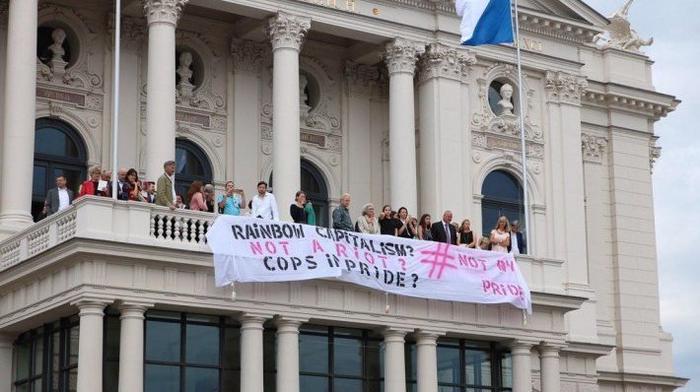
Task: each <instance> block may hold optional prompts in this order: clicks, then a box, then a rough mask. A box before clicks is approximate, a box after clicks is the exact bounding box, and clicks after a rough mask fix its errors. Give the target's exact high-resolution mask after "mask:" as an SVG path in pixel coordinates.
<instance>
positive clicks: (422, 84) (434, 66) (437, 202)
mask: <svg viewBox="0 0 700 392" xmlns="http://www.w3.org/2000/svg"><path fill="white" fill-rule="evenodd" d="M475 62H476V60H475V59H474V57H473V56H470V57H466V56H464V55H463V54H461V53H460V52H458V51H457V50H456V49H453V48H449V47H447V46H445V45H442V44H438V43H431V44H429V45H427V46H426V50H425V53H424V54H423V55H422V56H421V59H420V61H419V69H420V72H419V74H418V86H419V87H418V94H419V99H418V101H419V103H420V106H419V111H420V115H419V126H418V128H419V136H420V143H419V144H420V147H419V149H418V150H419V156H418V162H419V168H418V173H419V174H420V180H421V181H420V208H421V212H426V213H430V214H432V216H433V217H437V218H435V219H439V217H440V216H442V211H443V210H445V209H447V208H450V209H451V210H452V212H453V213H454V215H455V216H470V215H466V212H467V210H471V208H467V206H468V204H470V200H469V199H468V198H466V199H465V197H464V194H465V190H469V192H471V189H472V188H471V158H470V155H471V139H467V138H465V135H464V125H463V123H462V113H463V112H464V111H467V112H468V111H469V100H468V98H469V97H468V95H467V96H463V95H462V82H463V81H466V79H467V71H468V68H469V65H471V64H474V63H475ZM463 98H467V99H466V100H465V99H463ZM463 156H466V158H465V159H457V160H455V157H463Z"/></svg>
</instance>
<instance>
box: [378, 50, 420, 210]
mask: <svg viewBox="0 0 700 392" xmlns="http://www.w3.org/2000/svg"><path fill="white" fill-rule="evenodd" d="M417 47H418V44H417V43H415V42H411V41H407V40H405V39H402V38H396V39H394V40H393V41H391V42H389V43H388V44H387V45H386V53H385V62H386V65H387V68H388V70H389V160H390V162H389V166H390V169H389V171H390V175H389V177H390V181H389V182H390V185H391V190H390V193H391V206H392V207H393V208H394V209H398V208H399V207H402V206H403V207H406V208H408V212H409V213H411V214H416V213H417V212H418V198H417V196H416V195H417V193H418V186H417V178H416V134H415V132H416V124H415V121H416V120H415V110H414V105H415V102H414V97H413V95H414V93H413V74H414V72H415V69H416V61H417V59H418V50H417Z"/></svg>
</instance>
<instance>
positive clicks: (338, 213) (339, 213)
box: [333, 193, 355, 231]
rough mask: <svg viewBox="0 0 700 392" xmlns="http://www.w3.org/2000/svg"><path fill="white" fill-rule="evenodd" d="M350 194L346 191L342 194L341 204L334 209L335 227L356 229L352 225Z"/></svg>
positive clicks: (349, 229) (348, 229) (347, 229)
mask: <svg viewBox="0 0 700 392" xmlns="http://www.w3.org/2000/svg"><path fill="white" fill-rule="evenodd" d="M349 207H350V194H349V193H344V194H343V196H340V205H339V206H338V207H336V209H335V210H333V228H334V229H340V230H346V231H354V230H355V228H354V226H353V225H352V219H351V218H350V210H349V209H348V208H349Z"/></svg>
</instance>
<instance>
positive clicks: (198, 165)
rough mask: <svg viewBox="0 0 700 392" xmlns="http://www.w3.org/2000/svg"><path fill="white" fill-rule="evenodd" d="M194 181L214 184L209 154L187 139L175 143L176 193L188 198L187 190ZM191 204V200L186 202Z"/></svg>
mask: <svg viewBox="0 0 700 392" xmlns="http://www.w3.org/2000/svg"><path fill="white" fill-rule="evenodd" d="M194 181H202V183H203V184H205V185H206V184H210V183H211V182H212V169H211V163H209V158H207V154H206V153H205V152H204V151H203V150H202V149H201V148H199V147H198V146H197V145H196V144H194V143H192V142H191V141H189V140H186V139H177V141H176V142H175V192H176V193H177V194H178V195H181V196H182V197H183V200H185V199H186V198H187V190H188V189H189V188H190V185H192V182H194ZM185 201H186V202H188V203H189V200H185Z"/></svg>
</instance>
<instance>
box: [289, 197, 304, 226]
mask: <svg viewBox="0 0 700 392" xmlns="http://www.w3.org/2000/svg"><path fill="white" fill-rule="evenodd" d="M305 204H306V193H304V191H298V192H297V193H296V195H294V203H292V204H290V205H289V215H291V217H292V220H293V221H294V223H303V224H306V223H307V222H306V219H307V217H306V210H305V209H304V205H305Z"/></svg>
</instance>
